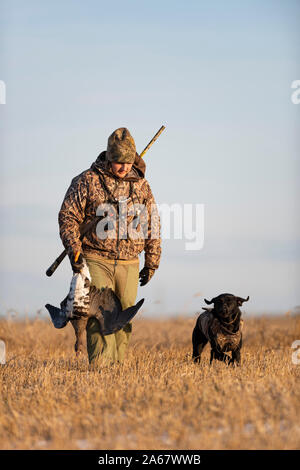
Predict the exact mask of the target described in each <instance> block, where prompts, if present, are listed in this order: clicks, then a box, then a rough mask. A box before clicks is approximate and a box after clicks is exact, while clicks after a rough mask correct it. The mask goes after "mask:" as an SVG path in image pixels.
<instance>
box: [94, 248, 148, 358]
mask: <svg viewBox="0 0 300 470" xmlns="http://www.w3.org/2000/svg"><path fill="white" fill-rule="evenodd" d="M86 261H87V265H88V267H89V270H90V274H91V278H92V284H93V285H94V286H96V287H97V288H98V289H101V288H102V287H110V288H111V289H112V290H113V291H114V292H115V293H116V295H117V296H118V297H119V299H120V302H121V304H122V308H123V310H125V309H126V308H128V307H131V306H132V305H134V304H135V299H136V295H137V288H138V281H139V260H138V259H137V260H136V261H134V262H124V261H123V262H122V261H117V263H116V265H115V263H114V264H111V263H108V262H106V260H98V259H94V258H89V257H88V256H86ZM131 331H132V325H131V323H127V325H125V326H124V328H123V329H122V330H119V331H117V333H114V334H112V335H107V336H104V337H102V336H101V333H100V328H99V323H98V320H97V319H96V318H90V319H89V320H88V323H87V327H86V338H87V351H88V357H89V362H90V364H95V365H101V364H106V365H107V364H111V363H113V362H117V361H118V362H123V360H124V357H125V351H126V348H127V346H128V343H129V338H130V336H131Z"/></svg>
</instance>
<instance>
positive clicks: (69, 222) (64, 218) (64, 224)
mask: <svg viewBox="0 0 300 470" xmlns="http://www.w3.org/2000/svg"><path fill="white" fill-rule="evenodd" d="M86 198H87V187H86V183H85V181H84V178H83V177H82V176H81V175H79V176H77V177H76V178H73V180H72V182H71V185H70V187H69V189H68V190H67V192H66V195H65V197H64V200H63V203H62V206H61V209H60V211H59V214H58V223H59V234H60V238H61V240H62V242H63V245H64V247H65V249H66V250H67V253H68V255H71V253H76V252H77V251H80V250H81V240H80V224H81V223H82V222H83V221H84V218H85V206H86Z"/></svg>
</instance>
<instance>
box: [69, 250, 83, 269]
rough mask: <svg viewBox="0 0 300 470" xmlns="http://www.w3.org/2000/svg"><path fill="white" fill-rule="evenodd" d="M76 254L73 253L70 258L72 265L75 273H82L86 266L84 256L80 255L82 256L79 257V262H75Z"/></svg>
mask: <svg viewBox="0 0 300 470" xmlns="http://www.w3.org/2000/svg"><path fill="white" fill-rule="evenodd" d="M76 254H77V253H72V254H71V256H70V263H71V266H72V270H73V273H80V271H81V270H82V268H83V266H84V264H83V256H82V254H81V253H80V255H79V256H78V257H77V261H75V259H76Z"/></svg>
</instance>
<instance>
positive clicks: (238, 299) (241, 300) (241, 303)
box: [236, 295, 249, 307]
mask: <svg viewBox="0 0 300 470" xmlns="http://www.w3.org/2000/svg"><path fill="white" fill-rule="evenodd" d="M236 300H237V303H238V306H239V307H240V306H241V305H243V302H248V300H249V295H248V297H247V299H243V298H242V297H237V298H236Z"/></svg>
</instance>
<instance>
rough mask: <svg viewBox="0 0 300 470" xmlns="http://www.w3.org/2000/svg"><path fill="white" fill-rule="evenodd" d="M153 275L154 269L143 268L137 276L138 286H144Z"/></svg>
mask: <svg viewBox="0 0 300 470" xmlns="http://www.w3.org/2000/svg"><path fill="white" fill-rule="evenodd" d="M154 273H155V269H151V268H146V267H145V268H143V269H142V270H141V272H140V275H139V277H140V285H141V286H145V285H146V284H147V283H148V282H149V281H150V279H151V277H152V276H153V274H154Z"/></svg>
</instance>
